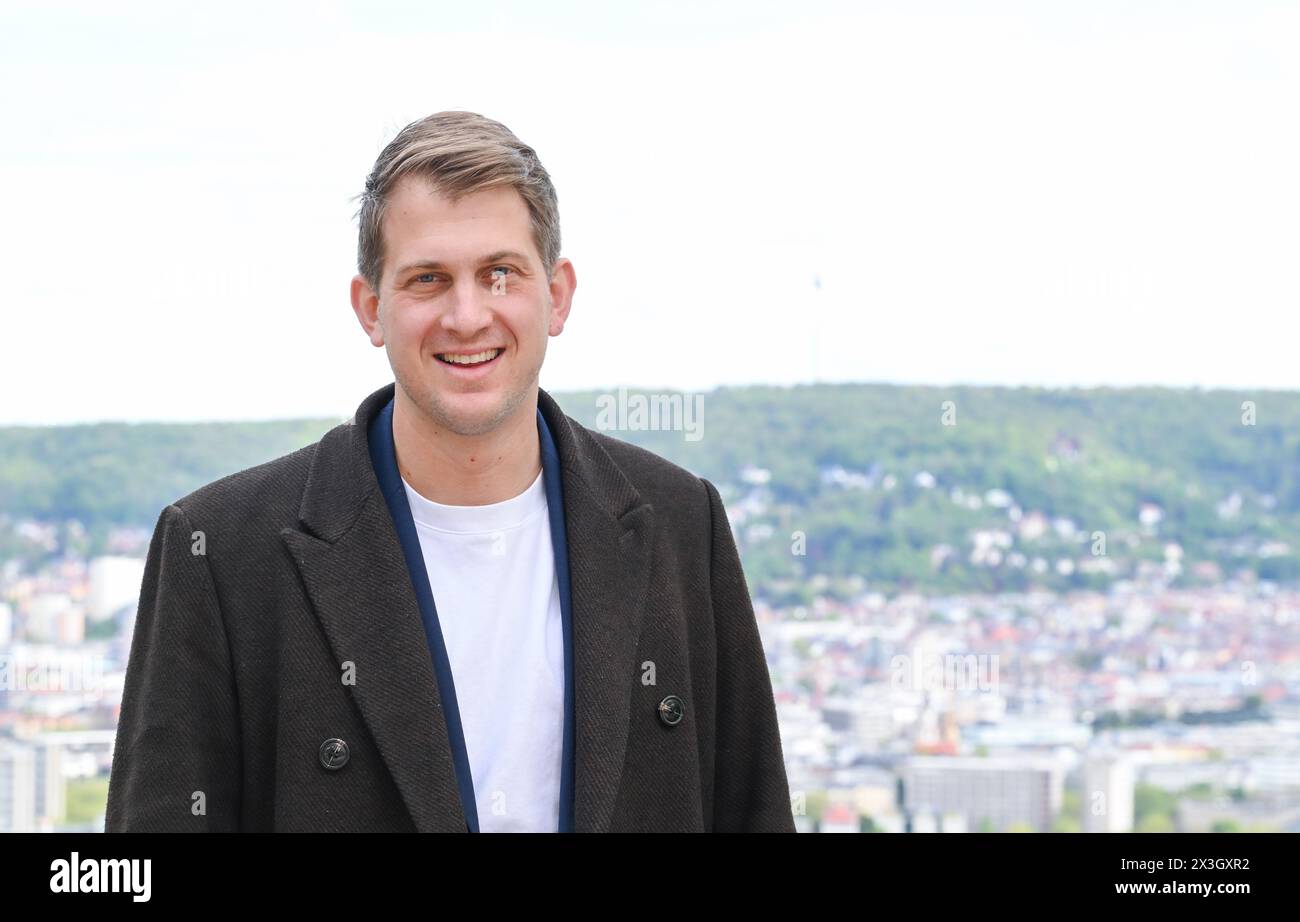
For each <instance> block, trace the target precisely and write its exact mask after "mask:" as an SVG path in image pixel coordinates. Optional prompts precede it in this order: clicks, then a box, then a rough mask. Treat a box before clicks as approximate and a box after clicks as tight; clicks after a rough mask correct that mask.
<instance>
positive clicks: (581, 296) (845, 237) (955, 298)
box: [0, 0, 1300, 423]
mask: <svg viewBox="0 0 1300 922" xmlns="http://www.w3.org/2000/svg"><path fill="white" fill-rule="evenodd" d="M467 7H470V8H469V9H467ZM442 109H469V110H472V111H476V112H481V113H483V114H485V115H488V116H490V117H492V118H495V119H497V120H499V121H502V122H504V123H505V124H506V125H508V126H510V127H511V128H512V129H513V130H514V131H515V133H516V134H518V135H519V136H520V137H521V138H522V139H523V140H524V141H525V142H527V143H529V144H531V145H533V146H534V147H535V148H536V149H537V150H538V152H539V153H540V155H541V157H542V161H543V163H545V165H546V166H547V169H548V170H549V171H550V172H551V174H552V177H553V178H554V180H555V182H556V186H557V188H558V191H559V196H560V210H561V216H562V219H563V241H564V246H563V252H564V255H566V256H568V257H569V258H570V259H572V260H573V261H574V263H575V266H576V269H577V273H578V290H577V294H576V296H575V301H574V307H573V313H572V315H571V317H570V321H569V325H568V327H567V328H566V330H565V332H564V334H563V335H562V336H560V337H558V338H556V339H552V340H551V341H550V351H549V353H548V356H547V364H546V367H545V368H544V369H543V371H542V386H543V387H546V388H548V389H551V390H568V389H573V388H585V387H614V386H617V385H620V384H626V385H632V386H642V387H674V388H686V389H692V390H694V389H704V388H709V387H712V386H715V385H718V384H745V383H760V382H761V383H780V384H784V383H793V382H799V381H809V380H824V381H892V382H914V383H932V384H950V383H988V384H1038V385H1075V384H1079V385H1095V384H1113V385H1126V384H1136V383H1153V384H1168V385H1179V386H1200V387H1240V388H1247V389H1253V388H1287V389H1297V388H1300V359H1298V358H1297V353H1298V352H1300V337H1297V328H1298V326H1300V325H1297V323H1296V319H1295V318H1296V311H1297V308H1300V273H1298V271H1297V270H1298V269H1300V259H1298V257H1300V172H1298V168H1297V164H1300V119H1298V118H1297V112H1300V9H1298V8H1297V5H1296V4H1294V3H1287V4H1282V3H1250V2H1239V0H1233V2H1221V3H1216V4H1205V3H1192V2H1169V3H1142V2H1136V0H1127V2H1114V3H1112V2H1096V0H1079V2H1075V3H1070V4H1066V3H1059V2H1037V3H1034V2H1027V3H1020V4H1010V3H991V2H990V3H980V4H974V3H969V4H962V3H923V2H915V0H912V2H900V3H865V4H864V3H850V4H828V3H817V2H809V0H800V2H797V3H796V2H786V3H780V4H770V5H764V4H757V3H754V2H752V0H750V2H737V3H704V2H701V0H689V2H686V3H681V4H659V3H656V4H643V5H642V6H641V8H640V9H637V8H634V7H632V6H631V5H626V6H621V5H616V4H607V3H605V4H591V5H580V4H571V3H561V2H551V0H547V2H545V3H535V2H534V3H518V4H503V3H495V4H491V3H474V4H463V3H460V2H456V3H441V2H436V3H431V2H423V3H418V4H412V5H410V6H409V7H408V6H405V5H397V4H381V3H375V2H373V0H366V2H363V3H357V4H351V3H311V4H306V5H301V6H299V5H289V4H280V3H273V2H267V0H263V2H258V3H250V4H240V3H233V2H222V3H219V4H217V3H213V4H209V5H208V6H207V9H206V11H202V12H198V11H194V10H190V9H187V8H185V6H184V5H180V4H174V3H157V4H152V3H134V4H126V3H85V4H76V5H60V6H54V5H51V4H48V3H15V2H10V0H3V2H0V138H3V144H0V189H2V190H3V193H2V194H3V195H4V197H5V198H6V199H7V202H6V206H7V207H5V208H4V215H5V218H6V220H4V221H3V222H0V259H2V260H3V264H2V265H3V269H4V280H5V283H6V284H5V289H6V290H5V298H4V307H3V310H4V318H3V321H4V322H3V330H4V334H3V337H2V338H0V395H3V397H2V398H0V423H15V422H21V423H62V422H74V421H88V420H101V419H128V420H145V419H151V420H152V419H164V420H208V419H265V418H275V417H285V416H304V415H312V416H318V415H319V416H337V417H340V418H341V417H346V416H348V415H350V414H351V413H352V411H353V410H354V409H355V408H356V406H357V404H358V403H359V402H360V401H361V399H362V398H364V397H365V395H366V394H368V393H369V392H370V391H371V390H373V389H374V388H376V387H379V386H380V385H382V384H384V383H386V382H387V381H390V380H392V375H391V371H390V369H389V367H388V363H387V360H386V358H385V355H384V352H383V350H382V349H375V348H374V347H372V346H371V345H370V344H369V343H368V341H367V340H366V339H365V336H364V334H363V333H362V331H361V328H360V326H359V325H358V324H357V322H356V319H355V317H354V316H353V314H352V310H351V306H350V304H349V301H348V281H349V279H350V278H351V276H352V274H353V272H354V271H355V248H356V226H355V223H354V222H353V214H354V212H355V210H356V206H355V203H354V202H353V201H351V197H352V196H354V195H355V194H356V193H357V192H358V191H359V190H360V189H361V185H362V183H363V181H364V178H365V175H366V173H367V172H368V170H369V168H370V166H371V164H372V162H373V161H374V158H375V156H376V155H377V154H378V153H379V151H380V149H381V148H382V147H383V145H384V144H385V143H386V142H387V141H388V140H389V139H390V138H391V137H392V136H393V134H395V133H396V132H397V130H399V129H400V128H401V127H402V126H404V125H405V124H407V123H408V122H410V121H413V120H414V119H416V118H419V117H421V116H423V115H426V114H428V113H430V112H435V111H438V110H442ZM814 277H820V279H821V282H822V286H821V289H820V290H817V289H815V288H814V285H813V279H814Z"/></svg>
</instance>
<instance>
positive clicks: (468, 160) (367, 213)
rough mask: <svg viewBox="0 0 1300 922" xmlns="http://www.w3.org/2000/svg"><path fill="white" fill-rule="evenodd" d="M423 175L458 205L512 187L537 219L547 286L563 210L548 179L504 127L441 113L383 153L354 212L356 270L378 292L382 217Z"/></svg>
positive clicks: (457, 113)
mask: <svg viewBox="0 0 1300 922" xmlns="http://www.w3.org/2000/svg"><path fill="white" fill-rule="evenodd" d="M405 176H419V177H421V178H423V179H425V180H426V181H428V182H430V183H431V184H432V185H433V186H434V188H435V189H436V190H437V191H438V192H439V193H441V194H442V195H444V196H446V197H447V198H449V199H451V201H452V202H453V203H454V202H456V201H458V200H459V199H460V198H461V197H462V196H464V195H468V194H469V193H471V192H477V191H479V190H482V189H489V188H495V187H499V186H513V187H514V189H515V190H516V191H517V192H518V193H519V194H520V196H522V197H523V200H524V203H525V204H526V205H527V206H528V212H529V214H530V216H531V219H532V230H533V243H534V244H536V246H537V252H538V254H540V256H541V258H542V267H543V269H545V271H546V277H547V278H548V279H549V278H550V276H551V273H552V272H553V271H554V270H555V263H556V261H557V260H559V258H560V209H559V203H558V202H557V200H556V195H555V187H554V186H553V185H552V184H551V177H550V174H548V173H547V172H546V169H545V168H544V167H543V166H542V164H541V161H540V160H538V158H537V153H536V151H534V150H533V149H532V148H531V147H529V146H528V145H526V144H524V143H523V142H522V141H520V140H519V138H517V137H515V134H514V132H512V131H511V130H510V129H509V128H507V127H506V126H505V125H503V124H501V123H500V122H497V121H493V120H492V119H490V118H486V117H484V116H482V115H479V114H477V113H475V112H462V111H448V112H436V113H434V114H433V115H429V116H426V117H424V118H422V119H420V120H419V121H415V122H412V123H411V124H409V125H407V126H406V127H405V128H403V129H402V130H401V131H399V132H398V133H397V136H396V137H395V138H393V140H391V141H389V142H388V145H387V146H386V147H385V148H384V149H383V150H382V151H381V152H380V154H379V158H378V159H377V160H375V165H374V167H373V168H372V169H371V171H370V175H369V176H367V177H366V186H365V191H364V192H362V193H360V195H358V196H357V198H360V199H361V208H360V210H359V211H358V212H357V225H358V233H357V271H358V272H359V273H360V274H361V276H362V277H363V278H365V280H366V282H367V283H369V285H370V287H371V288H372V289H373V290H374V291H376V292H378V291H379V283H380V280H381V279H382V278H383V274H384V232H383V223H384V214H385V212H386V211H387V208H388V197H389V195H390V194H391V192H392V190H393V187H394V186H396V185H397V182H398V180H400V179H402V178H403V177H405Z"/></svg>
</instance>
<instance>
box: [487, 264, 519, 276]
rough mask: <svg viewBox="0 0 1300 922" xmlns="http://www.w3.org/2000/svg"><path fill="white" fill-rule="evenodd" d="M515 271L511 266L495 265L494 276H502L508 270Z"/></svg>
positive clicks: (493, 268)
mask: <svg viewBox="0 0 1300 922" xmlns="http://www.w3.org/2000/svg"><path fill="white" fill-rule="evenodd" d="M514 271H515V270H513V269H511V268H510V267H509V266H493V267H492V277H493V278H502V277H503V276H504V275H505V274H506V273H507V272H514Z"/></svg>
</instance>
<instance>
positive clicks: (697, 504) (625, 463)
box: [574, 423, 709, 516]
mask: <svg viewBox="0 0 1300 922" xmlns="http://www.w3.org/2000/svg"><path fill="white" fill-rule="evenodd" d="M574 425H575V426H580V427H581V428H582V430H583V431H584V432H586V433H587V435H588V436H589V437H590V438H591V439H593V440H594V441H595V442H596V444H597V445H599V446H600V447H601V448H603V449H604V450H605V452H606V453H607V454H608V455H609V457H610V459H611V460H612V461H613V462H614V463H615V464H616V465H618V467H619V469H620V470H622V471H623V473H624V474H626V475H627V478H628V479H629V480H630V481H632V484H633V486H635V487H636V488H637V491H638V492H639V493H640V494H641V496H642V498H643V499H644V500H645V501H647V502H650V503H654V504H655V505H660V504H664V503H671V504H674V505H679V506H680V507H682V508H684V509H685V510H686V511H694V512H698V513H700V514H702V515H704V516H707V515H708V512H709V502H708V494H707V493H706V492H705V487H704V481H703V480H702V478H701V477H700V476H699V475H698V474H695V473H693V472H692V471H690V470H688V469H687V468H685V467H682V466H681V465H680V464H677V463H675V462H673V461H669V460H668V459H667V458H665V457H664V456H663V455H657V454H655V453H654V452H652V451H650V450H649V449H647V448H642V447H641V446H640V445H633V444H632V443H631V442H625V441H623V440H622V439H617V438H614V437H613V436H611V435H608V434H606V433H604V432H600V431H597V430H595V429H589V428H587V427H586V426H581V424H579V423H574Z"/></svg>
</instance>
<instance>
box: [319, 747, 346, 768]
mask: <svg viewBox="0 0 1300 922" xmlns="http://www.w3.org/2000/svg"><path fill="white" fill-rule="evenodd" d="M320 764H321V765H324V766H325V767H326V768H328V769H329V770H330V771H338V770H339V769H340V768H342V767H343V766H344V765H347V764H348V744H347V743H345V742H343V740H341V739H329V740H326V741H325V742H323V743H321V744H320Z"/></svg>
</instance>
